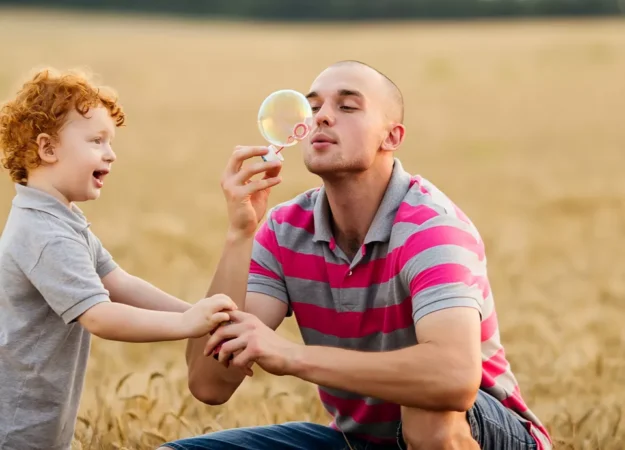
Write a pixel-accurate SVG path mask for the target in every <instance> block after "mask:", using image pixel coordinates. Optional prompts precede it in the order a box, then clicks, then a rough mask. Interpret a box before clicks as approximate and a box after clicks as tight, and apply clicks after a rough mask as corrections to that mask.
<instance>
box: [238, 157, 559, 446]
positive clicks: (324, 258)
mask: <svg viewBox="0 0 625 450" xmlns="http://www.w3.org/2000/svg"><path fill="white" fill-rule="evenodd" d="M248 290H249V291H250V292H260V293H263V294H267V295H270V296H273V297H275V298H277V299H279V300H281V301H283V302H285V303H287V304H288V306H289V309H288V313H287V314H288V315H289V316H291V315H293V314H294V315H295V319H296V321H297V323H298V325H299V328H300V331H301V334H302V338H303V340H304V342H305V343H306V344H308V345H320V346H329V347H340V348H345V349H352V350H361V351H390V350H397V349H401V348H404V347H407V346H411V345H415V344H416V343H417V340H416V335H415V326H414V324H415V323H416V322H417V321H418V320H419V319H421V318H422V317H423V316H425V315H426V314H429V313H432V312H434V311H438V310H441V309H444V308H450V307H458V306H462V307H469V308H475V309H477V310H478V311H479V312H480V314H481V318H482V324H481V328H482V336H481V340H482V382H481V388H482V389H483V390H485V391H486V392H488V393H490V394H491V395H493V396H494V397H495V398H497V399H498V400H499V401H501V402H502V403H503V404H504V405H505V406H506V407H507V408H509V409H511V410H512V411H514V412H515V413H516V414H517V415H518V416H519V418H520V419H521V420H522V421H523V422H524V423H525V424H526V426H527V428H528V429H529V430H530V432H531V433H532V434H533V436H534V437H535V438H536V440H537V441H538V443H539V448H540V449H549V448H551V441H550V438H549V436H548V434H547V430H546V429H545V427H544V426H543V425H542V424H541V423H540V421H539V420H538V418H537V417H536V416H535V415H534V414H533V413H532V412H531V411H530V409H529V408H528V407H527V405H526V404H525V402H524V401H523V398H522V396H521V393H520V390H519V385H518V383H517V381H516V378H515V376H514V374H513V372H512V370H511V368H510V364H509V363H508V361H507V360H506V357H505V353H504V348H503V346H502V345H501V342H500V339H499V329H498V323H497V315H496V312H495V305H494V301H493V294H492V292H491V289H490V286H489V282H488V278H487V273H486V256H485V251H484V244H483V242H482V239H481V237H480V235H479V233H478V231H477V229H476V228H475V226H474V225H473V223H472V222H471V221H470V220H469V219H468V218H467V216H466V215H465V214H464V213H463V212H462V211H461V210H460V209H459V208H458V207H457V206H456V205H455V204H454V203H453V202H452V201H451V200H450V199H449V198H448V197H447V196H445V195H444V194H443V193H442V192H441V191H440V190H439V189H437V188H436V187H435V186H434V185H433V184H432V183H431V182H429V181H428V180H426V179H424V178H422V177H420V176H411V175H410V174H409V173H408V172H406V171H405V170H404V169H403V167H402V165H401V163H400V161H399V160H398V159H395V163H394V167H393V173H392V176H391V179H390V182H389V185H388V187H387V190H386V193H385V195H384V198H383V199H382V202H381V204H380V207H379V209H378V211H377V213H376V216H375V218H374V220H373V223H372V225H371V227H370V229H369V231H368V233H367V235H366V237H365V240H364V243H363V245H362V247H361V249H360V251H359V252H358V253H357V254H356V256H355V257H354V258H353V259H352V260H351V261H350V260H349V259H348V258H347V256H346V255H345V254H344V253H343V251H342V250H341V249H340V247H338V246H337V245H336V242H335V240H334V238H333V236H332V231H331V226H330V210H329V206H328V201H327V197H326V195H325V189H324V187H323V186H321V187H320V188H315V189H311V190H308V191H306V192H304V193H302V194H300V195H298V196H296V197H295V198H294V199H292V200H290V201H288V202H285V203H282V204H280V205H278V206H276V207H274V208H272V209H271V210H270V211H269V213H268V217H267V220H266V221H265V222H264V223H263V224H262V226H261V227H260V229H259V231H258V233H257V235H256V238H255V242H254V247H253V252H252V262H251V266H250V275H249V282H248ZM319 396H320V399H321V402H322V403H323V405H324V407H325V408H326V410H327V411H328V412H329V413H330V414H331V415H332V417H333V420H332V422H331V424H330V426H331V427H333V428H335V429H337V430H342V431H343V432H345V433H353V434H354V435H359V436H360V437H363V438H365V439H368V440H371V441H373V442H380V443H383V442H394V441H395V439H396V437H395V436H396V431H397V427H398V424H399V421H400V419H401V409H400V406H399V405H397V404H393V403H389V402H385V401H382V400H380V399H376V398H372V397H366V396H361V395H357V394H354V393H351V392H347V391H343V390H338V389H331V388H327V387H324V386H319Z"/></svg>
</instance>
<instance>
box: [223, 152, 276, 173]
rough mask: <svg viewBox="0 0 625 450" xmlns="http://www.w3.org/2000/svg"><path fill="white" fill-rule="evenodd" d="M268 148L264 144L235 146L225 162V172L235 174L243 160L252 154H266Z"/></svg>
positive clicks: (252, 155)
mask: <svg viewBox="0 0 625 450" xmlns="http://www.w3.org/2000/svg"><path fill="white" fill-rule="evenodd" d="M268 152H269V149H268V148H267V147H266V146H237V147H235V149H234V151H233V152H232V155H231V156H230V158H229V159H228V163H227V164H226V171H225V174H226V175H227V176H232V175H234V174H236V173H237V172H238V171H239V170H240V169H241V166H242V165H243V162H244V161H245V160H247V159H250V158H253V157H254V156H262V155H266V154H267V153H268Z"/></svg>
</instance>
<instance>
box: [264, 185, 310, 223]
mask: <svg viewBox="0 0 625 450" xmlns="http://www.w3.org/2000/svg"><path fill="white" fill-rule="evenodd" d="M320 190H321V188H320V187H317V188H311V189H308V190H307V191H304V192H302V193H300V194H298V195H296V196H295V197H293V198H291V199H289V200H287V201H284V202H281V203H278V204H277V205H276V206H274V207H272V208H271V209H270V210H269V212H268V213H267V220H268V221H269V222H271V224H270V225H280V224H283V223H285V222H286V223H288V224H294V223H298V224H300V225H302V224H307V223H311V224H312V222H313V221H314V218H313V212H314V208H315V202H316V201H317V197H318V195H319V192H320Z"/></svg>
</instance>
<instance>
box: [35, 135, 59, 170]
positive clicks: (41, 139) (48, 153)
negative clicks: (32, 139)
mask: <svg viewBox="0 0 625 450" xmlns="http://www.w3.org/2000/svg"><path fill="white" fill-rule="evenodd" d="M37 153H38V154H39V158H41V161H42V162H44V163H47V164H54V163H55V162H56V161H57V160H58V156H57V154H56V149H55V148H54V141H53V139H52V138H51V137H50V135H49V134H46V133H40V134H39V136H37Z"/></svg>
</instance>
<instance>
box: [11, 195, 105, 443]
mask: <svg viewBox="0 0 625 450" xmlns="http://www.w3.org/2000/svg"><path fill="white" fill-rule="evenodd" d="M15 188H16V191H17V195H16V196H15V198H14V199H13V205H12V209H11V211H10V213H9V216H8V220H7V223H6V226H5V229H4V231H3V232H2V235H1V236H0V448H1V449H2V450H25V449H46V450H67V449H69V448H70V447H71V442H72V437H73V434H74V426H75V422H76V416H77V411H78V406H79V403H80V396H81V392H82V388H83V381H84V376H85V369H86V364H87V358H88V355H89V347H90V343H91V336H90V334H89V332H88V331H87V330H86V329H84V328H83V327H82V326H81V325H80V323H79V322H78V321H77V318H78V317H79V316H80V315H81V314H82V313H84V312H85V311H87V310H88V309H89V308H91V307H92V306H94V305H96V304H97V303H101V302H108V301H110V300H109V297H108V295H109V293H108V291H107V290H106V289H105V288H104V286H103V284H102V282H101V278H102V277H104V276H105V275H106V274H108V273H110V272H111V271H112V270H113V269H115V267H117V265H116V263H115V262H114V261H113V259H112V257H111V255H110V254H109V253H108V252H107V251H106V249H104V248H103V247H102V244H101V243H100V241H99V239H98V238H97V237H96V236H95V235H94V234H93V233H92V232H91V230H90V229H89V223H88V222H87V220H86V218H85V216H84V215H83V214H82V212H81V211H80V209H78V208H77V207H75V206H73V207H72V209H71V210H70V209H69V208H68V207H66V206H65V205H64V204H62V203H61V202H60V201H58V200H57V199H56V198H54V197H53V196H51V195H49V194H47V193H45V192H43V191H40V190H37V189H34V188H30V187H26V186H22V185H19V184H16V185H15Z"/></svg>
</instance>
